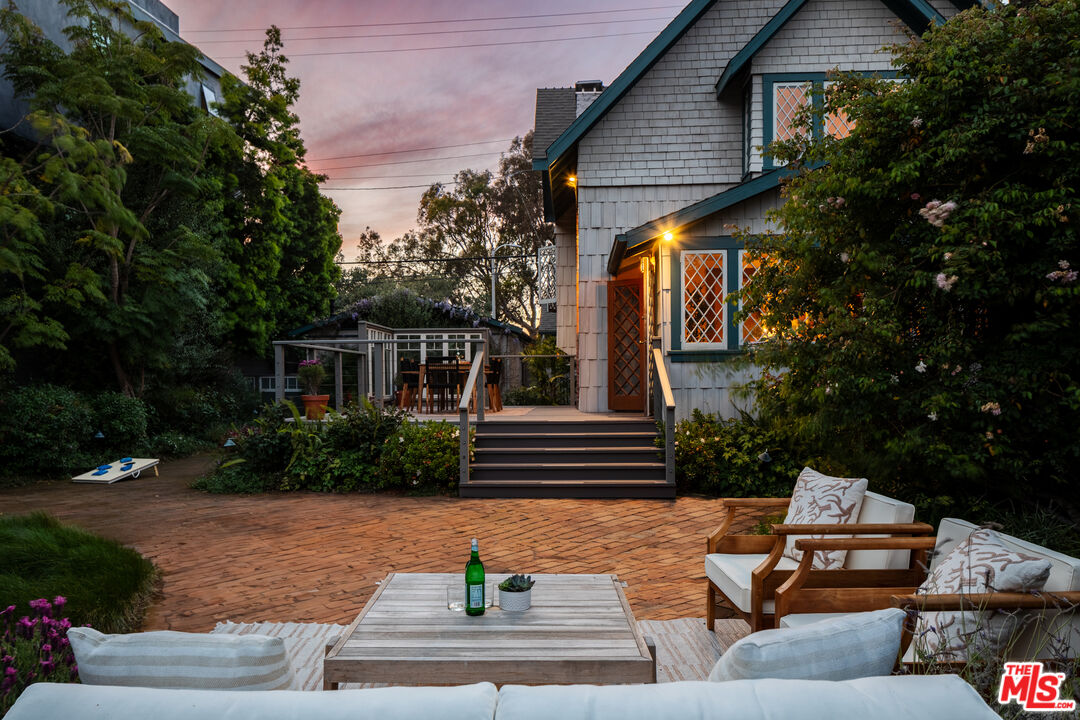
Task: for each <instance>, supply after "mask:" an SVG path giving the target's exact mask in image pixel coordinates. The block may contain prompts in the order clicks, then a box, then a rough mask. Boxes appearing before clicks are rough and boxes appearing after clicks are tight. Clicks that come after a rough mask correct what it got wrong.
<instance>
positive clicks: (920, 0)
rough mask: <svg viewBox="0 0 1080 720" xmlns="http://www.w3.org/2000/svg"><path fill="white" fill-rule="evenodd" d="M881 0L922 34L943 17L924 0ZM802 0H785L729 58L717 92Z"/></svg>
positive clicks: (779, 26)
mask: <svg viewBox="0 0 1080 720" xmlns="http://www.w3.org/2000/svg"><path fill="white" fill-rule="evenodd" d="M881 1H882V2H883V3H884V4H885V6H886V7H887V8H889V9H890V10H892V12H893V14H895V15H896V16H897V17H898V18H900V19H901V20H903V21H904V24H905V25H907V26H908V27H909V28H911V29H912V30H914V31H915V32H917V33H922V32H923V31H924V30H926V27H927V26H928V25H930V24H931V23H937V22H945V18H944V17H942V15H941V13H939V12H938V11H937V10H935V9H934V7H933V6H932V5H930V3H928V2H927V1H926V0H881ZM806 3H807V0H788V3H787V4H786V5H784V7H782V8H780V10H779V12H777V13H776V14H775V15H773V17H772V19H771V20H769V22H767V23H765V25H764V26H763V27H762V28H761V29H760V30H758V31H757V34H755V35H754V37H753V38H752V39H751V40H750V42H748V43H747V44H746V45H744V46H743V47H742V49H741V50H739V52H737V53H735V57H733V58H731V60H730V61H729V62H728V64H727V67H725V68H724V72H723V73H722V74H721V75H720V79H719V80H717V81H716V94H717V95H719V94H720V93H722V92H724V88H726V87H727V86H728V84H729V83H730V82H731V80H732V78H734V77H735V76H736V75H738V74H739V71H740V70H742V69H743V68H744V67H746V66H747V64H748V63H749V62H750V61H751V60H752V59H753V57H754V56H755V55H757V54H758V51H759V50H761V49H762V48H763V47H765V45H766V43H768V42H769V40H771V39H772V38H773V36H774V35H776V33H778V32H780V29H781V28H782V27H784V25H785V24H787V21H788V20H790V19H791V18H792V17H794V15H795V13H797V12H798V11H799V10H800V9H801V8H802V6H803V5H805V4H806Z"/></svg>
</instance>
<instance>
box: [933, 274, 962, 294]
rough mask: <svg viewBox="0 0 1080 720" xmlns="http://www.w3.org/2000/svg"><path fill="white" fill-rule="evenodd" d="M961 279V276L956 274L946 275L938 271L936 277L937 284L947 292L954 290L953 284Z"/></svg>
mask: <svg viewBox="0 0 1080 720" xmlns="http://www.w3.org/2000/svg"><path fill="white" fill-rule="evenodd" d="M959 279H960V278H959V277H957V276H956V275H949V276H948V277H946V276H945V273H938V274H937V277H935V278H934V280H935V281H936V282H937V286H938V287H939V288H941V289H942V290H944V291H945V292H949V291H950V290H952V288H953V285H955V284H956V281H957V280H959Z"/></svg>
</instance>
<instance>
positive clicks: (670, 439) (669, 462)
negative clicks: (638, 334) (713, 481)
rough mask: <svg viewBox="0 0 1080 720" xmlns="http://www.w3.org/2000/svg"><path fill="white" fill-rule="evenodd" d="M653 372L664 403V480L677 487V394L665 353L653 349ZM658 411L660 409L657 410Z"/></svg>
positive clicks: (658, 349)
mask: <svg viewBox="0 0 1080 720" xmlns="http://www.w3.org/2000/svg"><path fill="white" fill-rule="evenodd" d="M652 353H653V354H652V358H653V370H654V371H655V372H656V387H657V388H659V389H660V397H661V399H662V400H663V403H664V408H663V409H664V480H665V481H666V482H667V484H668V485H672V486H673V485H675V393H673V392H672V391H671V379H670V378H669V377H668V372H667V365H666V364H665V363H664V352H663V351H662V350H661V349H660V348H653V351H652ZM656 409H657V411H659V410H660V408H656Z"/></svg>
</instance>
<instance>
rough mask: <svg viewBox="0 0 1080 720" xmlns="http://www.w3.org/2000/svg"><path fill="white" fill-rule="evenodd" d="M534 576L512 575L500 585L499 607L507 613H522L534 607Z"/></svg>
mask: <svg viewBox="0 0 1080 720" xmlns="http://www.w3.org/2000/svg"><path fill="white" fill-rule="evenodd" d="M535 584H536V581H535V580H533V579H532V576H531V575H530V576H528V577H526V576H525V575H511V576H510V577H508V578H506V579H505V580H503V581H502V582H501V583H499V607H500V608H502V609H503V610H506V611H507V612H522V611H523V610H528V609H529V607H531V606H532V586H533V585H535Z"/></svg>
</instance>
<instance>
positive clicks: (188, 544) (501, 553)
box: [0, 457, 751, 632]
mask: <svg viewBox="0 0 1080 720" xmlns="http://www.w3.org/2000/svg"><path fill="white" fill-rule="evenodd" d="M211 463H212V459H211V458H208V457H195V458H188V459H185V460H178V461H173V462H166V463H163V464H162V465H161V476H160V477H153V476H150V477H147V476H145V475H144V476H143V477H142V478H141V479H138V480H133V481H126V482H120V483H117V484H115V485H111V486H97V485H79V484H73V483H70V482H42V483H38V484H35V485H31V486H28V487H24V488H14V489H7V490H3V491H0V512H3V513H26V512H30V511H33V510H45V511H47V512H49V513H51V514H53V515H55V516H56V517H58V518H60V519H61V520H63V521H66V522H70V523H74V524H75V525H78V526H80V527H83V528H85V529H87V530H90V531H93V532H96V533H99V534H101V535H104V536H106V537H110V538H113V539H115V540H118V541H119V542H121V543H124V544H125V545H129V546H131V547H133V548H135V549H136V550H138V551H139V552H141V553H142V554H143V555H145V556H146V557H148V558H150V559H151V560H153V561H154V562H155V563H156V564H157V565H158V567H159V568H160V569H161V571H162V579H163V585H162V591H161V596H160V597H159V598H158V599H157V601H156V602H155V603H154V605H153V606H152V607H151V608H150V610H149V612H148V614H147V618H146V622H145V624H144V629H146V630H166V629H168V630H184V631H190V632H206V631H209V630H211V629H213V627H214V625H215V624H216V623H217V622H219V621H224V620H233V621H235V622H260V621H293V622H321V623H348V622H350V621H351V620H352V619H353V618H354V617H355V616H356V614H357V613H358V612H359V610H360V608H361V607H362V606H363V604H364V602H365V601H366V600H367V599H368V597H369V596H370V595H371V593H372V592H373V590H374V589H375V587H376V582H378V581H379V580H381V579H382V578H383V577H384V576H385V575H386V573H387V572H390V571H397V572H456V571H458V570H463V569H464V566H465V561H466V560H467V559H468V549H469V539H470V538H472V537H476V538H478V539H479V541H480V556H481V558H482V559H483V561H484V566H485V568H486V569H487V570H488V572H526V573H554V572H564V573H615V574H617V575H618V576H619V578H620V579H621V580H624V581H625V582H626V583H627V587H626V589H625V592H626V595H627V598H628V600H629V601H630V605H631V607H632V608H633V610H634V614H635V616H636V617H638V618H639V619H649V620H669V619H674V618H680V617H702V616H703V615H704V612H705V576H704V571H703V556H704V548H705V536H706V535H707V534H708V533H709V532H710V531H711V530H713V529H714V528H715V527H716V526H717V525H719V523H720V521H721V520H722V519H723V518H722V514H723V509H722V508H721V504H720V502H719V501H718V500H716V499H714V498H700V497H680V498H678V499H676V500H554V499H505V500H503V499H461V498H456V497H401V496H394V495H359V494H348V495H333V494H319V493H291V494H267V495H256V496H232V495H209V494H206V493H202V492H198V491H196V490H192V489H190V487H189V485H190V484H191V482H192V481H193V480H194V479H195V478H196V477H198V476H199V474H201V473H202V472H205V471H206V470H207V469H208V468H209V467H210V466H211ZM750 522H751V520H749V519H745V520H740V523H739V525H740V526H742V527H746V526H748V525H749V524H750Z"/></svg>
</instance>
